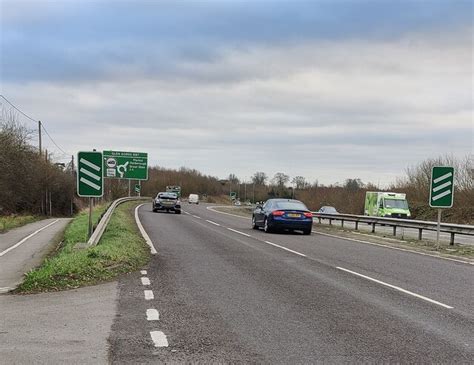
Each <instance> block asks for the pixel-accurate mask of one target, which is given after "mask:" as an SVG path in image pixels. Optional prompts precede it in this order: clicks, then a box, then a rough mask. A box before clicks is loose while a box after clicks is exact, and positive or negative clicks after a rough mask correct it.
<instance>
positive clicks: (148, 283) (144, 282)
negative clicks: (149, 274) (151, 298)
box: [140, 278, 150, 285]
mask: <svg viewBox="0 0 474 365" xmlns="http://www.w3.org/2000/svg"><path fill="white" fill-rule="evenodd" d="M140 279H141V281H142V285H150V279H148V278H140Z"/></svg>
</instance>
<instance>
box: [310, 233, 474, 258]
mask: <svg viewBox="0 0 474 365" xmlns="http://www.w3.org/2000/svg"><path fill="white" fill-rule="evenodd" d="M313 233H315V234H320V235H321V236H328V237H334V238H339V239H341V240H346V241H353V242H359V243H366V244H369V245H374V246H380V247H385V248H389V249H391V250H398V251H405V252H410V253H415V254H418V255H423V256H429V257H433V258H435V259H443V260H449V261H455V262H460V263H461V264H466V265H474V262H468V261H462V260H458V259H452V258H450V257H443V256H436V255H431V254H429V253H424V252H419V251H414V250H409V249H407V248H401V247H393V246H388V245H382V244H381V243H375V242H369V241H363V240H358V239H355V238H349V237H342V236H336V235H334V234H329V233H322V232H319V231H313Z"/></svg>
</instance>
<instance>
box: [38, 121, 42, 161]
mask: <svg viewBox="0 0 474 365" xmlns="http://www.w3.org/2000/svg"><path fill="white" fill-rule="evenodd" d="M38 138H39V154H40V156H41V147H42V146H41V120H38Z"/></svg>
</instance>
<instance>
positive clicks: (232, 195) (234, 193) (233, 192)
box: [229, 191, 237, 200]
mask: <svg viewBox="0 0 474 365" xmlns="http://www.w3.org/2000/svg"><path fill="white" fill-rule="evenodd" d="M229 196H230V198H231V199H232V200H235V199H236V198H237V193H236V192H235V191H231V192H230V194H229Z"/></svg>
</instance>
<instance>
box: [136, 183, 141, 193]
mask: <svg viewBox="0 0 474 365" xmlns="http://www.w3.org/2000/svg"><path fill="white" fill-rule="evenodd" d="M140 190H141V186H140V184H135V193H139V192H140Z"/></svg>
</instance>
